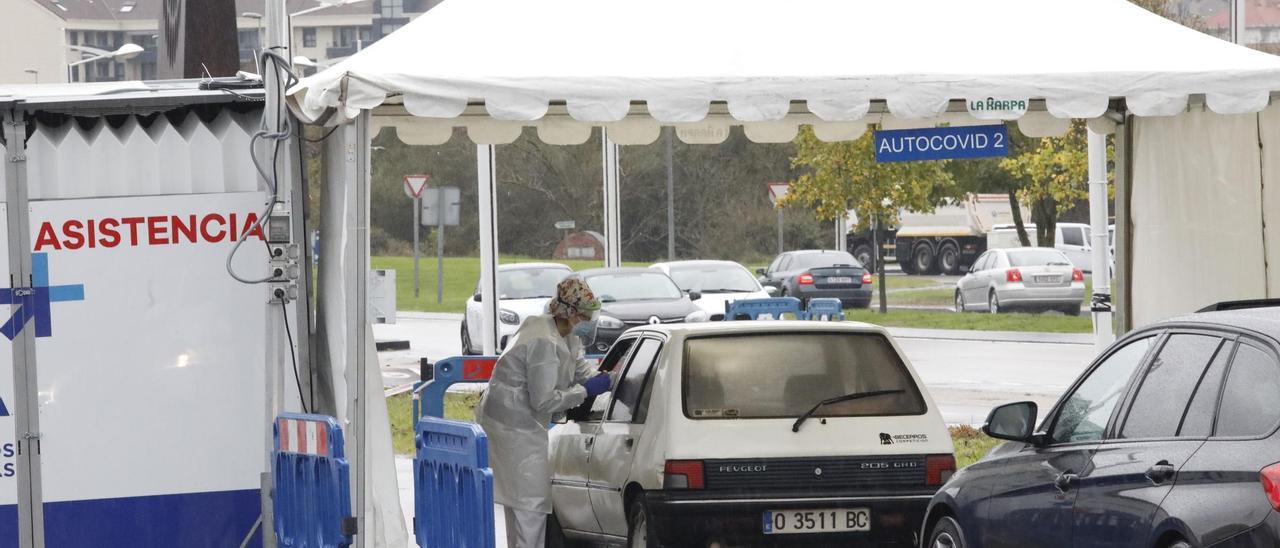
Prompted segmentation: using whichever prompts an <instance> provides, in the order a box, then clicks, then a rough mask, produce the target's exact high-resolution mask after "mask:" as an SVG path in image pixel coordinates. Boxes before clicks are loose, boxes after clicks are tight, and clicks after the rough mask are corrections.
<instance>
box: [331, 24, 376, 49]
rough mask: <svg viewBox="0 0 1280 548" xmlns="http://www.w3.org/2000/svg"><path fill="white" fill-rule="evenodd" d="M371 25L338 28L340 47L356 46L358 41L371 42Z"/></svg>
mask: <svg viewBox="0 0 1280 548" xmlns="http://www.w3.org/2000/svg"><path fill="white" fill-rule="evenodd" d="M370 30H371V29H370V27H340V28H338V47H342V48H348V47H355V46H357V45H359V44H357V41H359V42H360V43H363V44H368V43H369V34H370Z"/></svg>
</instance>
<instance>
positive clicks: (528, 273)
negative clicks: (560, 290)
mask: <svg viewBox="0 0 1280 548" xmlns="http://www.w3.org/2000/svg"><path fill="white" fill-rule="evenodd" d="M571 273H572V272H571V271H570V270H569V269H567V268H538V267H535V268H517V269H512V270H500V271H498V298H500V299H549V298H551V297H554V296H555V294H556V284H558V283H560V280H563V279H564V278H565V277H566V276H568V275H569V274H571ZM477 287H478V286H477Z"/></svg>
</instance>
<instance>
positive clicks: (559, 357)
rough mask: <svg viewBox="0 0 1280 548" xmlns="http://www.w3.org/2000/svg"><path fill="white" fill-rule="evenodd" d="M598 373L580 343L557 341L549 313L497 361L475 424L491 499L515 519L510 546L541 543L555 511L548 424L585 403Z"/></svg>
mask: <svg viewBox="0 0 1280 548" xmlns="http://www.w3.org/2000/svg"><path fill="white" fill-rule="evenodd" d="M595 369H596V364H595V363H594V362H591V361H587V360H586V359H585V358H584V357H583V349H582V343H581V342H580V341H579V339H578V337H577V336H575V335H573V334H570V335H569V336H568V337H562V336H560V333H559V331H558V330H557V329H556V322H555V318H554V317H553V316H551V315H549V314H546V315H540V316H530V317H529V318H528V319H526V320H525V321H524V323H523V324H521V325H520V329H519V330H518V331H516V334H515V337H514V338H512V339H511V341H510V342H509V343H508V344H507V349H506V351H504V352H503V353H502V356H501V357H499V358H498V363H497V365H496V366H495V367H494V369H493V377H492V378H491V379H490V380H489V389H488V390H487V391H486V392H485V394H484V398H483V399H481V400H480V405H479V406H478V407H477V408H476V422H477V423H479V424H480V426H481V427H482V428H484V431H485V434H486V435H487V436H488V438H489V464H490V466H491V467H492V468H493V483H494V490H493V495H494V501H495V502H497V503H498V504H501V505H503V506H504V507H505V508H506V510H507V515H508V517H509V518H511V517H514V518H516V519H514V520H513V519H508V520H507V537H508V539H509V545H508V546H509V548H517V547H520V548H525V547H526V546H532V547H540V546H542V545H543V535H544V534H545V528H546V517H547V514H550V513H551V459H550V449H549V442H548V439H547V426H548V425H549V424H550V423H551V421H552V420H553V419H554V418H556V417H558V416H560V415H562V414H563V413H564V412H565V411H567V410H569V409H572V408H574V407H577V406H578V405H581V404H582V402H583V401H586V397H587V390H586V388H584V387H583V386H582V383H583V382H585V381H586V380H587V379H589V378H591V377H592V376H594V375H595V374H596V373H595ZM513 529H515V530H513Z"/></svg>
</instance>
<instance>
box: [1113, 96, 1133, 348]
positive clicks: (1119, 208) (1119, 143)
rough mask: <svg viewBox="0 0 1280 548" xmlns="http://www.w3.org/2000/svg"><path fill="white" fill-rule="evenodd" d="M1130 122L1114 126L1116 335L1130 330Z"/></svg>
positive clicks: (1114, 284)
mask: <svg viewBox="0 0 1280 548" xmlns="http://www.w3.org/2000/svg"><path fill="white" fill-rule="evenodd" d="M1133 120H1134V118H1133V117H1132V116H1128V115H1126V116H1125V117H1124V119H1123V120H1122V121H1121V122H1120V123H1119V125H1118V126H1116V133H1115V143H1116V158H1115V166H1116V237H1115V238H1116V239H1115V242H1116V244H1115V247H1116V250H1115V260H1116V270H1115V275H1114V281H1113V282H1112V283H1111V287H1112V290H1111V294H1112V295H1113V299H1112V300H1113V301H1114V302H1115V306H1114V310H1115V315H1116V334H1117V335H1122V334H1124V333H1127V332H1128V331H1129V330H1130V329H1132V328H1133V316H1132V314H1131V313H1130V311H1132V310H1133V292H1132V291H1131V288H1132V287H1133V282H1132V281H1131V280H1132V274H1133V251H1132V244H1133V236H1132V234H1131V231H1130V230H1129V217H1130V215H1129V214H1130V211H1131V210H1130V207H1129V196H1130V195H1131V194H1132V192H1133Z"/></svg>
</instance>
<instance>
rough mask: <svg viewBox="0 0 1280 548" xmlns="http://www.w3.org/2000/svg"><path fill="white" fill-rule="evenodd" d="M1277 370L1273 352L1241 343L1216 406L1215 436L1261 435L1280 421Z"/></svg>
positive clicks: (1279, 371) (1268, 431)
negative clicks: (1217, 408)
mask: <svg viewBox="0 0 1280 548" xmlns="http://www.w3.org/2000/svg"><path fill="white" fill-rule="evenodd" d="M1276 394H1280V370H1278V369H1277V366H1276V358H1275V356H1274V355H1273V354H1271V353H1270V352H1268V351H1265V350H1263V349H1261V348H1259V347H1257V346H1254V345H1252V344H1248V343H1242V344H1241V345H1240V346H1239V348H1238V349H1237V350H1236V355H1235V357H1234V358H1232V360H1231V369H1230V370H1229V371H1228V372H1227V384H1226V386H1225V387H1224V389H1223V392H1222V405H1221V407H1220V408H1219V410H1218V427H1217V431H1216V432H1215V433H1214V435H1217V436H1261V435H1263V434H1267V433H1270V432H1271V431H1272V430H1273V429H1274V428H1275V426H1276V423H1277V422H1280V406H1277V405H1276Z"/></svg>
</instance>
